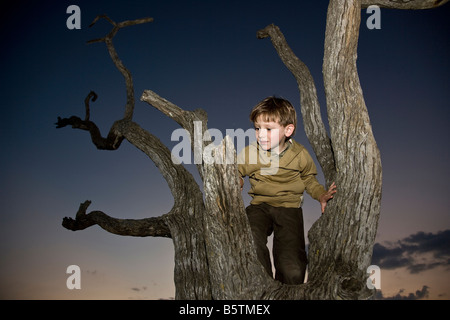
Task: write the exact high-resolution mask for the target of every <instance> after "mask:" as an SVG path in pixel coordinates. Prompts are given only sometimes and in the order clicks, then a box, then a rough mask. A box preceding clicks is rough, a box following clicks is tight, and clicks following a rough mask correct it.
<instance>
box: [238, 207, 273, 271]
mask: <svg viewBox="0 0 450 320" xmlns="http://www.w3.org/2000/svg"><path fill="white" fill-rule="evenodd" d="M245 210H246V212H247V217H248V221H249V223H250V228H251V229H252V234H253V241H254V243H255V247H256V254H257V256H258V260H259V261H260V262H261V264H262V265H263V266H264V268H265V269H266V271H267V273H268V274H270V276H271V277H273V272H272V263H271V262H270V253H269V249H268V248H267V237H268V236H270V235H271V234H272V231H273V228H272V218H271V217H270V215H269V214H268V212H267V205H265V204H258V205H252V204H251V205H249V206H248V207H247V208H246V209H245Z"/></svg>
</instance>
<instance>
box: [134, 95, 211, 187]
mask: <svg viewBox="0 0 450 320" xmlns="http://www.w3.org/2000/svg"><path fill="white" fill-rule="evenodd" d="M141 101H145V102H147V103H148V104H150V105H151V106H153V107H155V108H156V109H158V110H159V111H161V112H162V113H164V114H165V115H166V116H168V117H169V118H172V119H173V120H175V121H176V122H177V123H178V124H179V125H180V126H181V127H182V128H184V129H185V130H186V131H187V132H188V133H189V135H190V138H191V147H192V150H193V152H194V154H202V153H203V152H202V150H203V148H204V147H205V146H206V142H207V141H210V136H209V133H208V131H207V130H208V126H207V123H208V115H207V113H206V111H205V110H203V109H195V110H194V111H186V110H183V109H181V108H180V107H178V106H177V105H175V104H173V103H172V102H170V101H168V100H166V99H164V98H162V97H160V96H159V95H158V94H156V93H155V92H153V91H151V90H144V92H143V93H142V96H141ZM194 121H200V122H201V130H202V132H197V133H195V132H194V131H195V129H196V128H195V126H194ZM198 134H201V135H202V137H203V139H202V141H199V142H200V143H198V142H196V141H194V137H195V136H196V135H198ZM199 144H200V145H199ZM197 148H198V149H199V150H197ZM197 168H198V171H199V174H200V176H201V177H202V179H203V167H202V166H201V164H198V165H197Z"/></svg>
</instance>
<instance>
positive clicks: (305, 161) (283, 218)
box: [238, 97, 336, 284]
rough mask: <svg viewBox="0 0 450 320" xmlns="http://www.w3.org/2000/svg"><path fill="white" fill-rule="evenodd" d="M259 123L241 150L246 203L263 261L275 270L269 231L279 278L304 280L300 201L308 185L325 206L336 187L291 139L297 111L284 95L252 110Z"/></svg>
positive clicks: (294, 282)
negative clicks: (246, 183) (251, 141)
mask: <svg viewBox="0 0 450 320" xmlns="http://www.w3.org/2000/svg"><path fill="white" fill-rule="evenodd" d="M250 120H251V121H252V122H253V124H254V126H255V133H256V140H257V141H256V144H250V145H249V146H247V147H245V148H244V149H243V150H242V151H241V153H240V154H239V156H238V169H239V173H240V175H241V188H242V186H243V184H244V180H243V178H242V177H245V176H248V177H249V181H250V185H251V188H250V191H249V194H250V196H251V197H252V198H253V199H252V201H251V203H250V205H249V206H248V207H247V208H246V212H247V216H248V219H249V222H250V226H251V229H252V233H253V239H254V242H255V245H256V251H257V255H258V259H259V261H260V262H261V263H262V265H263V266H264V268H265V269H266V271H267V272H268V273H269V274H270V275H271V276H273V274H272V265H271V262H270V254H269V250H268V248H267V237H268V236H270V235H271V234H272V232H273V233H274V238H273V258H274V265H275V269H276V273H275V279H277V280H279V281H281V282H283V283H286V284H301V283H303V281H304V277H305V271H306V264H307V258H306V252H305V237H304V230H303V213H302V208H301V204H302V201H303V192H304V191H305V190H306V192H308V194H309V195H311V197H312V198H314V199H316V200H318V201H319V202H320V204H321V207H322V213H323V212H324V210H325V206H326V204H327V201H328V200H330V199H331V198H333V194H334V193H336V185H335V184H334V183H333V184H332V185H331V186H330V188H329V190H328V191H327V190H325V188H324V187H323V186H322V185H320V184H319V182H318V181H317V179H316V174H317V169H316V166H315V165H314V162H313V160H312V158H311V156H310V155H309V153H308V151H307V150H306V149H305V147H303V146H302V145H301V144H299V143H297V142H295V141H294V140H292V139H291V136H293V134H294V132H295V129H296V125H297V116H296V112H295V109H294V107H293V106H292V105H291V103H290V102H289V101H287V100H285V99H281V98H275V97H268V98H266V99H264V100H263V101H261V102H260V103H259V104H257V105H256V106H255V107H254V108H253V110H252V111H251V113H250Z"/></svg>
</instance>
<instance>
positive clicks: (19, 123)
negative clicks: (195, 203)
mask: <svg viewBox="0 0 450 320" xmlns="http://www.w3.org/2000/svg"><path fill="white" fill-rule="evenodd" d="M71 4H77V5H78V6H79V7H80V9H81V27H82V28H81V30H69V29H67V28H66V20H67V18H68V17H69V15H68V14H66V8H67V7H68V6H69V5H71ZM2 6H5V5H2ZM326 9H327V1H315V2H312V1H295V2H294V1H292V3H291V1H245V2H243V1H183V2H181V1H113V2H111V1H58V2H49V1H34V2H31V4H30V3H26V2H14V4H12V5H9V6H8V5H6V7H4V8H3V9H2V10H1V22H0V23H1V28H0V41H1V44H2V50H1V51H0V64H1V65H0V67H1V69H0V70H2V73H1V86H0V93H1V95H0V96H1V99H2V100H1V101H2V108H1V109H0V110H1V111H0V112H1V124H2V125H1V131H0V132H1V136H0V143H1V148H2V155H1V158H0V161H1V167H0V168H1V171H0V176H1V181H2V182H1V189H0V204H1V207H2V213H1V216H0V227H1V233H0V234H1V238H0V240H1V241H0V254H1V255H2V257H1V259H0V261H1V262H0V270H1V271H0V281H1V282H2V289H1V290H2V291H1V292H0V298H31V299H34V298H41V299H42V298H43V299H46V298H52V297H55V296H58V297H66V298H128V297H131V298H158V297H169V296H173V292H172V291H173V288H172V282H173V278H172V275H171V273H172V270H173V248H172V245H171V242H170V240H167V239H153V238H152V239H133V238H126V237H119V236H114V235H111V234H108V233H106V232H105V231H103V230H101V229H100V228H98V227H93V228H90V229H88V230H85V231H79V232H75V233H73V232H70V231H67V230H65V229H63V228H62V226H61V221H62V218H63V217H64V216H74V215H75V212H76V210H77V208H78V204H79V203H80V202H83V201H85V200H87V199H90V200H92V205H91V208H90V209H93V210H94V209H98V210H102V211H105V212H107V213H108V214H110V215H112V216H115V217H122V218H142V217H148V216H158V215H160V214H163V213H166V212H168V211H169V210H170V208H171V206H172V203H173V199H172V196H171V194H170V192H169V189H168V187H167V184H166V182H165V180H164V179H163V178H162V176H161V175H160V174H159V172H158V171H157V170H156V168H155V166H154V165H153V163H152V162H150V161H149V160H148V159H147V158H146V156H145V155H144V154H142V153H141V152H140V151H138V150H136V149H135V148H133V147H132V146H131V145H130V144H128V143H126V142H125V143H123V144H122V146H121V148H120V149H119V150H118V151H114V152H109V151H98V150H96V149H95V147H94V146H93V144H92V143H91V142H90V137H89V135H88V134H87V133H86V132H84V131H80V130H72V129H71V128H64V129H58V130H56V129H55V126H54V123H55V122H56V119H57V117H58V116H61V117H69V116H71V115H77V116H80V117H83V116H84V98H85V97H86V95H87V94H88V93H89V91H90V90H95V91H96V92H97V94H98V100H97V101H96V102H94V103H92V104H91V119H92V120H93V121H95V122H96V123H97V124H98V125H99V127H100V129H101V130H102V133H103V135H106V134H107V132H108V130H109V127H110V126H111V124H112V123H113V121H114V120H116V119H118V118H120V117H122V115H123V110H124V109H123V106H124V104H125V97H126V96H125V86H124V82H123V78H122V76H121V75H120V73H119V72H118V71H117V70H116V69H115V67H114V65H113V63H112V62H111V60H110V58H109V55H108V53H107V50H106V47H105V45H104V44H103V43H96V44H91V45H87V44H86V41H87V40H90V39H93V38H98V37H103V36H104V35H105V34H106V33H107V32H109V30H110V29H111V26H110V25H109V24H108V23H107V22H106V21H99V22H98V23H97V24H96V25H95V26H94V27H93V28H88V25H89V24H90V23H91V21H92V20H93V19H94V17H95V16H96V15H98V14H102V13H106V14H108V15H109V16H110V18H111V19H113V20H115V21H117V22H120V21H123V20H132V19H137V18H141V17H147V16H150V17H153V18H154V19H155V20H154V22H153V23H149V24H144V25H139V26H133V27H129V28H126V29H123V30H120V31H119V33H118V34H117V36H116V37H115V38H114V43H115V44H116V49H117V51H118V54H119V56H120V57H121V59H122V60H123V62H124V64H125V65H126V66H127V68H128V69H130V71H131V72H132V74H133V80H134V84H135V92H136V100H137V101H136V108H135V114H134V120H135V121H136V122H138V123H139V124H140V125H141V126H142V127H144V128H145V129H147V130H149V131H150V132H151V133H153V134H155V135H156V136H158V137H159V138H160V139H161V140H162V141H163V142H164V143H166V144H167V145H168V146H169V147H173V146H174V145H175V144H176V143H177V142H173V141H171V140H170V137H171V134H172V132H173V130H175V129H177V128H178V125H177V124H176V123H174V122H173V121H172V120H170V119H168V118H167V117H165V116H164V115H162V114H161V113H159V112H158V111H156V110H154V109H153V108H152V107H150V106H149V105H147V104H145V103H142V102H140V101H139V97H140V95H141V93H142V92H143V90H145V89H151V90H153V91H155V92H156V93H158V94H159V95H160V96H162V97H164V98H166V99H168V100H170V101H171V102H173V103H175V104H177V105H179V106H180V107H182V108H185V109H195V108H203V109H205V110H206V111H207V112H208V115H209V127H210V128H217V129H219V130H221V131H222V132H224V133H225V130H226V129H238V128H242V129H244V130H246V129H248V128H249V127H250V125H251V124H250V122H249V120H248V113H249V111H250V109H251V107H252V106H253V105H255V104H256V103H257V102H258V101H260V100H261V99H263V98H264V97H266V96H269V95H273V94H275V95H279V96H282V97H285V98H287V99H289V100H291V102H292V103H293V104H294V105H295V107H296V108H297V110H298V112H299V111H300V110H299V93H298V90H297V86H296V82H295V80H294V78H293V77H292V75H291V74H290V73H289V71H288V70H287V69H286V68H285V67H284V65H283V64H282V63H281V61H280V59H279V58H278V56H277V55H276V52H275V50H274V49H273V47H272V45H271V43H270V41H269V40H267V39H265V40H257V39H256V32H257V31H258V30H259V29H261V28H263V27H265V26H266V25H268V24H270V23H275V24H277V25H278V26H279V27H280V28H281V30H282V31H283V33H284V35H285V37H286V39H287V41H288V43H289V44H290V45H291V47H292V49H293V50H294V52H295V53H296V54H297V55H298V56H299V57H300V58H301V59H302V60H303V61H304V62H305V63H306V64H307V65H308V66H309V68H310V70H311V73H312V75H313V77H314V79H315V82H316V86H317V89H318V92H319V100H320V102H321V104H322V108H323V112H324V116H325V115H326V111H325V98H324V94H323V84H322V61H323V60H322V59H323V43H324V34H325V19H326ZM449 10H450V7H449V5H446V6H444V7H442V8H439V9H436V10H425V11H399V10H384V9H383V10H382V11H381V30H368V29H367V28H366V25H365V21H366V19H367V18H368V17H369V15H368V14H366V13H365V12H364V11H363V12H362V23H361V30H360V40H359V49H358V68H359V74H360V79H361V84H362V88H363V92H364V96H365V99H366V104H367V106H368V109H369V114H370V117H371V120H372V126H373V130H374V133H375V138H376V140H377V143H378V145H379V148H380V150H381V155H382V164H383V199H382V209H381V218H380V224H379V230H378V238H377V241H378V242H384V241H391V242H392V241H394V242H395V241H397V240H400V239H403V238H407V237H408V236H410V235H412V234H415V233H417V232H419V231H423V232H427V233H432V234H437V233H438V232H439V231H444V230H447V229H450V216H449V209H448V208H449V205H450V202H449V197H448V195H447V192H446V185H447V180H448V177H449V167H448V163H449V160H450V159H449V156H450V154H449V148H448V142H447V141H448V138H449V136H450V135H449V124H450V121H449V120H450V111H449V102H448V101H450V99H449V98H450V97H449V89H450V88H449V80H448V79H449V71H450V63H449V60H448V53H449V23H448V16H449ZM299 113H300V112H299ZM299 124H301V121H300V122H299ZM296 139H297V140H298V141H299V142H300V143H302V144H304V145H305V146H306V147H307V148H310V146H309V143H308V142H307V140H306V138H305V135H304V133H303V131H302V130H301V128H300V129H299V130H298V131H297V134H296ZM310 150H311V149H310ZM321 181H323V180H321ZM244 200H245V201H246V202H247V203H248V200H249V199H248V196H247V195H244ZM305 211H306V212H305V224H306V226H307V227H309V226H310V225H311V224H312V223H313V222H314V221H315V220H316V219H317V218H318V217H319V216H320V207H319V206H318V204H316V203H315V202H314V201H313V200H312V199H311V198H307V199H306V200H305ZM70 264H78V265H80V267H81V269H82V270H83V277H84V278H83V279H85V281H84V283H85V286H84V288H83V289H82V290H81V291H80V292H73V291H69V290H68V289H67V288H66V287H65V279H66V277H67V275H66V274H65V269H66V267H67V266H68V265H70ZM31 268H34V269H33V270H35V271H33V272H34V274H33V275H32V274H31V273H30V272H29V271H27V270H30V269H31ZM390 276H391V277H392V280H391V282H392V283H393V285H392V286H391V287H388V282H387V281H386V282H385V283H386V285H385V288H384V293H385V296H386V294H389V290H390V292H391V293H392V295H394V294H395V293H396V291H398V290H399V289H401V287H402V286H403V288H404V289H405V290H411V291H412V290H416V289H420V288H422V286H423V285H429V287H430V295H433V294H434V295H435V296H438V295H439V294H441V293H442V292H440V291H439V290H441V291H443V292H444V293H446V294H447V296H446V297H447V299H448V298H449V295H450V289H449V288H448V287H447V288H446V289H442V288H437V287H435V288H434V289H433V285H432V283H431V282H429V281H432V280H430V279H429V278H427V276H428V275H426V274H419V275H416V278H414V279H416V280H414V281H409V282H408V281H406V282H408V284H405V283H403V282H401V281H400V280H399V279H398V277H397V278H395V276H394V275H393V274H392V275H390ZM421 276H422V277H421ZM444 276H445V277H446V278H447V279H448V270H447V271H446V273H445V275H444ZM102 277H103V278H102ZM111 279H113V280H111ZM422 280H423V281H422ZM102 281H103V282H102ZM394 283H395V285H394ZM408 286H411V288H410V287H408ZM144 287H145V289H143V288H144ZM131 288H134V289H131ZM162 288H165V289H164V290H162ZM137 289H139V290H137ZM152 290H153V291H152Z"/></svg>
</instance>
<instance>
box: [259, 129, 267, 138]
mask: <svg viewBox="0 0 450 320" xmlns="http://www.w3.org/2000/svg"><path fill="white" fill-rule="evenodd" d="M258 137H259V138H265V137H267V130H266V129H259V131H258Z"/></svg>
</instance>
